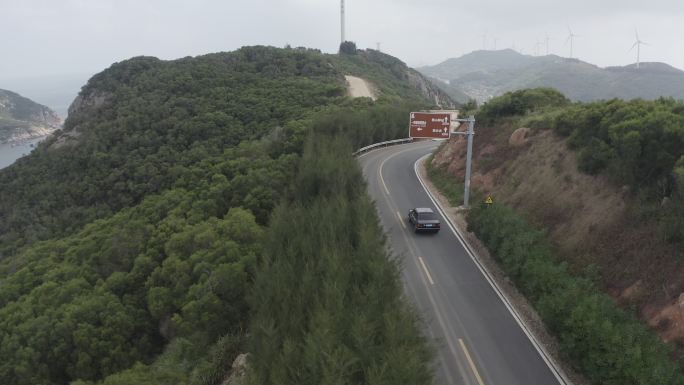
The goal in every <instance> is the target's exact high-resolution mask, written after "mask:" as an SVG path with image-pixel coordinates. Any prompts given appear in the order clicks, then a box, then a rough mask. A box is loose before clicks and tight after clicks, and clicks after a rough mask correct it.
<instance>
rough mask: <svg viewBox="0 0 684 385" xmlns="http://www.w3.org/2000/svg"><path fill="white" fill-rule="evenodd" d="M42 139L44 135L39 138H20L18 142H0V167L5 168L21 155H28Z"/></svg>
mask: <svg viewBox="0 0 684 385" xmlns="http://www.w3.org/2000/svg"><path fill="white" fill-rule="evenodd" d="M43 139H45V137H44V136H43V137H40V138H34V139H29V140H22V141H21V142H19V143H12V144H10V143H2V144H0V168H5V167H7V166H9V165H10V164H12V163H14V161H15V160H17V159H19V158H21V157H22V156H24V155H28V154H29V153H30V152H31V151H33V149H34V147H35V146H36V145H38V143H40V142H41V141H42V140H43Z"/></svg>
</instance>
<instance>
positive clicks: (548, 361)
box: [413, 154, 571, 385]
mask: <svg viewBox="0 0 684 385" xmlns="http://www.w3.org/2000/svg"><path fill="white" fill-rule="evenodd" d="M430 155H431V154H426V155H424V156H422V157H420V158H419V159H418V160H417V161H416V162H415V163H414V164H413V170H414V171H415V173H416V176H417V177H418V181H419V182H420V184H421V186H423V190H425V192H426V193H427V195H428V197H429V198H430V200H431V201H432V203H433V204H434V205H435V207H437V209H438V210H439V211H440V214H442V217H444V219H445V221H446V223H447V225H448V226H449V228H450V229H451V231H452V232H453V233H454V235H455V236H456V238H457V239H458V241H459V242H460V243H461V245H462V246H463V248H464V249H465V250H466V252H467V253H468V256H470V259H471V260H472V261H473V263H475V265H476V266H477V268H478V269H479V270H480V272H481V273H482V275H483V276H484V277H485V279H487V282H489V285H490V286H491V287H492V289H494V292H495V293H496V294H497V295H498V296H499V298H500V299H501V301H502V302H503V303H504V306H506V308H507V309H508V311H509V312H510V313H511V315H512V316H513V318H514V319H515V321H516V322H517V323H518V325H519V326H520V328H521V329H522V331H523V333H525V335H526V336H527V338H528V339H529V340H530V342H531V343H532V346H534V348H535V349H536V350H537V352H538V353H539V355H540V356H541V358H542V359H543V360H544V362H545V363H546V365H547V366H548V367H549V370H551V373H553V375H554V377H556V379H557V380H558V382H559V383H560V384H565V385H568V384H571V382H570V380H568V379H567V377H566V376H565V373H563V371H562V370H561V369H560V368H558V367H557V364H556V363H555V362H554V361H553V359H552V358H551V357H550V355H549V353H548V352H547V351H546V349H545V348H544V347H543V346H542V345H541V344H540V343H539V342H538V341H537V339H536V337H535V336H534V335H533V334H532V333H531V332H530V330H529V329H528V327H527V325H525V323H524V322H523V320H522V317H520V315H519V314H518V312H517V311H516V310H515V309H514V308H513V306H512V305H511V302H510V301H509V299H508V297H506V295H505V294H504V292H503V291H502V290H501V288H499V286H498V285H497V284H496V282H495V281H494V280H493V279H492V277H491V275H490V274H489V271H487V268H486V267H485V266H484V265H482V264H481V263H480V260H479V258H477V257H475V254H474V253H473V251H472V249H471V247H470V245H469V244H468V242H467V241H466V240H465V238H464V237H463V236H462V235H461V233H460V231H459V230H458V228H457V227H456V226H455V225H453V224H452V223H451V219H449V217H448V216H447V215H446V213H445V212H444V209H443V208H442V206H441V205H440V204H439V203H438V202H437V200H436V199H435V198H434V197H433V196H432V193H431V192H430V190H429V189H428V188H427V186H426V185H425V182H423V178H422V177H421V176H420V173H419V172H418V163H420V162H421V161H422V160H423V159H425V158H427V157H428V156H430Z"/></svg>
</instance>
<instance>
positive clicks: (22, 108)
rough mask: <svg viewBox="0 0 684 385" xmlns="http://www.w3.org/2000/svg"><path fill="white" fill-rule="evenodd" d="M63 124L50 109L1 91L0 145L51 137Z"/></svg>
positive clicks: (9, 92)
mask: <svg viewBox="0 0 684 385" xmlns="http://www.w3.org/2000/svg"><path fill="white" fill-rule="evenodd" d="M61 124H62V119H61V118H60V117H59V115H57V113H55V112H54V111H52V110H51V109H50V108H48V107H46V106H44V105H42V104H38V103H36V102H34V101H32V100H31V99H28V98H25V97H23V96H21V95H19V94H17V93H15V92H12V91H8V90H3V89H0V143H8V142H14V141H19V140H25V139H31V138H36V137H40V136H45V135H49V134H50V133H52V132H53V131H55V130H57V129H58V128H59V127H60V126H61Z"/></svg>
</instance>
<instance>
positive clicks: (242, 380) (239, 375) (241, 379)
mask: <svg viewBox="0 0 684 385" xmlns="http://www.w3.org/2000/svg"><path fill="white" fill-rule="evenodd" d="M247 357H248V354H246V353H245V354H240V355H238V356H237V357H236V358H235V361H233V366H232V368H231V370H230V376H228V378H226V379H225V380H223V382H222V383H221V385H245V384H246V383H247V379H246V377H247Z"/></svg>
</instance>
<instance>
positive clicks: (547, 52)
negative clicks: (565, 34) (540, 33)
mask: <svg viewBox="0 0 684 385" xmlns="http://www.w3.org/2000/svg"><path fill="white" fill-rule="evenodd" d="M544 35H545V36H546V38H545V39H544V42H545V43H546V55H548V54H549V40H551V38H550V37H549V34H548V33H546V32H544Z"/></svg>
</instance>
